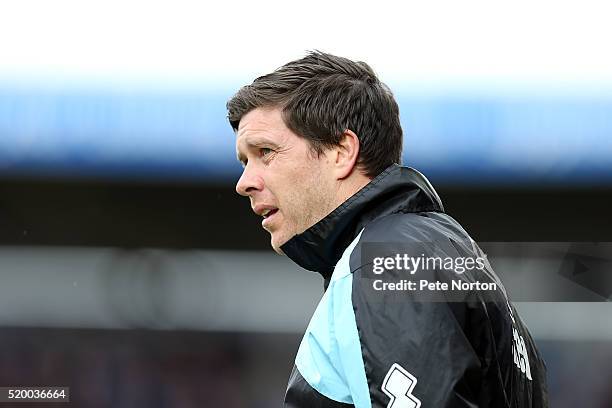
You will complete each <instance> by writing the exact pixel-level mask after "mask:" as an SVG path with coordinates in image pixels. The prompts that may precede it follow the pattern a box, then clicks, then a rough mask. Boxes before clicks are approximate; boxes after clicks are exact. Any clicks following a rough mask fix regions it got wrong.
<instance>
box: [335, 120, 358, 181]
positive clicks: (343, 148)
mask: <svg viewBox="0 0 612 408" xmlns="http://www.w3.org/2000/svg"><path fill="white" fill-rule="evenodd" d="M334 152H335V154H334V163H333V165H334V169H335V173H336V178H337V179H338V180H342V179H345V178H347V177H348V176H350V175H351V173H352V172H353V169H354V168H355V165H356V164H357V157H359V138H358V137H357V135H356V134H355V132H353V131H352V130H350V129H346V130H345V131H344V133H343V134H342V137H341V139H340V143H339V144H338V146H336V147H335V149H334Z"/></svg>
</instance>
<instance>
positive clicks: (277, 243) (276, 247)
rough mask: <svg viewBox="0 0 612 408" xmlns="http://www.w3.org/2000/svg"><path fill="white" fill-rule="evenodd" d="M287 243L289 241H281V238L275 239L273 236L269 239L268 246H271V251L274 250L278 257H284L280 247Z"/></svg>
mask: <svg viewBox="0 0 612 408" xmlns="http://www.w3.org/2000/svg"><path fill="white" fill-rule="evenodd" d="M287 241H289V240H288V239H283V238H275V237H274V235H272V236H271V237H270V245H271V246H272V249H273V250H274V252H276V253H277V254H279V255H285V253H284V252H283V250H282V249H281V247H282V246H283V245H285V243H286V242H287Z"/></svg>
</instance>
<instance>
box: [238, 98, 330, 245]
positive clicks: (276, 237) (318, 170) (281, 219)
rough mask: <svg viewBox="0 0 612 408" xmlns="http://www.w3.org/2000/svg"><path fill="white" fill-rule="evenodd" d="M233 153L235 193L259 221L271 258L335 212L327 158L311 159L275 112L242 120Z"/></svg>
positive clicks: (260, 110)
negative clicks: (239, 167) (237, 171)
mask: <svg viewBox="0 0 612 408" xmlns="http://www.w3.org/2000/svg"><path fill="white" fill-rule="evenodd" d="M236 151H237V154H238V159H239V160H240V161H241V162H242V163H243V165H244V166H245V167H244V171H243V173H242V176H241V177H240V180H238V183H237V184H236V192H238V194H240V195H243V196H248V197H249V198H250V200H251V207H252V208H253V211H255V213H257V214H258V215H260V216H262V217H263V220H262V222H261V225H262V227H263V228H264V229H265V230H266V231H268V232H269V233H270V235H271V244H272V248H274V250H275V251H276V252H278V253H282V252H281V250H280V247H281V245H283V244H284V243H285V242H287V241H288V240H289V239H290V238H292V237H293V236H294V235H296V234H299V233H302V232H304V231H305V230H306V229H308V228H309V227H311V226H312V225H314V224H315V223H316V222H318V221H319V220H321V219H322V218H323V217H325V216H326V215H327V214H329V213H330V212H331V211H332V210H333V209H334V208H335V197H334V190H335V187H336V184H335V182H336V180H335V179H334V177H333V172H332V168H331V160H330V158H329V155H328V154H326V153H323V154H321V155H320V157H317V156H316V154H314V153H312V152H311V149H310V144H309V142H308V141H307V140H306V139H304V138H301V137H299V136H298V135H296V134H295V133H293V132H292V131H291V130H290V129H289V128H287V126H286V125H285V123H284V122H283V120H282V117H281V111H280V109H272V108H267V109H264V108H257V109H254V110H252V111H250V112H249V113H247V114H246V115H244V116H243V117H242V119H241V121H240V126H239V128H238V132H237V138H236Z"/></svg>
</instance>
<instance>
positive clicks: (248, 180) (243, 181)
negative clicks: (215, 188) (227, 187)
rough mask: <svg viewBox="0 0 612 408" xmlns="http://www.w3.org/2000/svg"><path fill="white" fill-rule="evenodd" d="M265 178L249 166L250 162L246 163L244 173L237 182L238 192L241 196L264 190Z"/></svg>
mask: <svg viewBox="0 0 612 408" xmlns="http://www.w3.org/2000/svg"><path fill="white" fill-rule="evenodd" d="M263 185H264V183H263V179H262V178H261V176H259V175H258V174H256V173H255V172H254V171H253V169H252V168H249V164H247V165H246V167H245V168H244V170H243V171H242V175H241V176H240V179H238V182H237V183H236V192H237V193H238V194H240V195H241V196H245V197H247V196H250V195H251V194H253V193H254V192H256V191H261V190H263Z"/></svg>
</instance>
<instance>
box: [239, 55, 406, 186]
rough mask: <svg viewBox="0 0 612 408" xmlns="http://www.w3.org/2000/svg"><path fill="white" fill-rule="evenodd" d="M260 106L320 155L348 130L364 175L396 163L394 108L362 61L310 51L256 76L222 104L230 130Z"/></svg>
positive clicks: (398, 147) (386, 91) (398, 149)
mask: <svg viewBox="0 0 612 408" xmlns="http://www.w3.org/2000/svg"><path fill="white" fill-rule="evenodd" d="M264 107H280V108H281V109H282V113H283V120H284V122H285V125H286V126H287V127H288V128H289V129H291V130H292V131H293V132H295V133H296V134H297V135H299V136H301V137H304V138H305V139H307V140H308V141H309V142H310V145H311V147H312V148H313V150H314V151H315V152H317V153H319V154H320V153H321V152H323V151H324V149H326V148H330V147H332V146H335V145H338V143H339V141H340V137H341V136H342V134H343V133H344V131H345V130H347V129H350V130H352V131H353V132H355V134H356V135H357V137H358V138H359V144H360V151H359V158H358V161H357V164H358V166H360V167H361V168H362V170H363V171H364V173H365V174H366V175H367V176H369V177H375V176H376V175H378V174H379V173H380V172H382V171H383V170H384V169H385V168H387V167H388V166H389V165H391V164H393V163H398V164H399V163H400V162H401V155H402V140H403V137H402V128H401V125H400V119H399V107H398V105H397V102H396V101H395V98H394V97H393V93H392V92H391V90H390V89H389V87H388V86H387V85H385V84H384V83H382V82H381V81H380V80H379V79H378V77H377V76H376V74H375V73H374V71H373V70H372V68H370V66H369V65H368V64H366V63H365V62H356V61H351V60H350V59H347V58H343V57H338V56H335V55H331V54H327V53H324V52H320V51H313V52H310V53H308V54H307V55H306V56H305V57H304V58H301V59H298V60H295V61H291V62H289V63H287V64H285V65H283V66H282V67H280V68H278V69H277V70H275V71H274V72H272V73H270V74H267V75H264V76H261V77H259V78H257V79H255V80H254V81H253V83H252V84H250V85H246V86H244V87H242V88H241V89H240V90H239V91H238V92H237V93H236V94H235V95H234V96H233V97H232V99H230V100H229V101H228V102H227V111H228V119H229V122H230V124H231V125H232V128H233V129H234V131H237V130H238V125H239V124H240V120H241V119H242V117H243V116H244V115H246V114H247V113H248V112H250V111H251V110H253V109H256V108H264Z"/></svg>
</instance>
